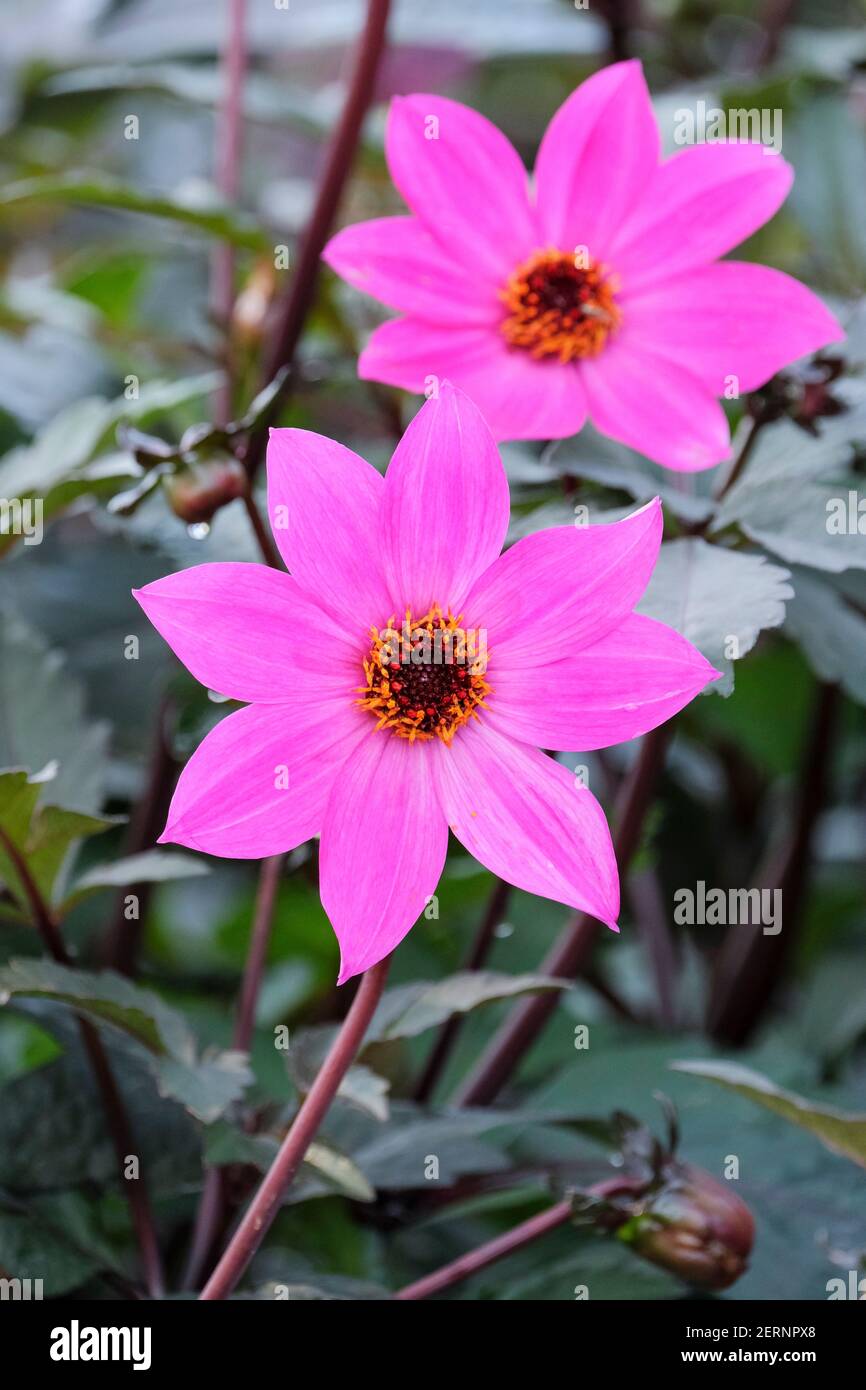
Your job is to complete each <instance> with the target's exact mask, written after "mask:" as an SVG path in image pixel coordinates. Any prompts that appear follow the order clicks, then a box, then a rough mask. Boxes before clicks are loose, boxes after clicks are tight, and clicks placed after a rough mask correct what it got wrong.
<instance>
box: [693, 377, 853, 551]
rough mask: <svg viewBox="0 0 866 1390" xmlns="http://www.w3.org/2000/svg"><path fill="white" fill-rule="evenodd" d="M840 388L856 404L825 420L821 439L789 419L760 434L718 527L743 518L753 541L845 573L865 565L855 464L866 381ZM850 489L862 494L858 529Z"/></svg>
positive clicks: (740, 522) (716, 523) (836, 388)
mask: <svg viewBox="0 0 866 1390" xmlns="http://www.w3.org/2000/svg"><path fill="white" fill-rule="evenodd" d="M833 391H834V395H836V396H838V397H840V398H841V399H845V400H846V401H847V403H848V406H849V409H848V411H847V412H846V413H844V414H842V415H837V416H834V417H832V418H830V419H824V420H821V421H820V422H819V426H820V430H821V434H820V437H819V438H818V439H813V438H812V436H811V435H809V434H806V433H804V431H803V430H801V429H799V428H798V427H797V426H796V425H794V424H793V423H792V422H791V421H789V420H782V421H780V422H779V423H778V424H777V425H774V426H773V427H772V428H771V429H768V430H767V431H766V432H764V433H763V434H761V435H760V437H759V439H758V442H757V445H756V447H755V452H754V454H753V456H752V458H751V460H750V462H749V466H748V468H747V469H746V470H745V472H744V473H743V475H742V477H741V478H740V480H739V482H737V483H735V484H734V486H733V487H732V488H731V491H730V492H729V493H728V495H727V497H726V498H725V499H724V502H723V503H722V505H721V507H720V509H719V512H718V515H717V517H716V519H715V521H714V523H713V529H714V530H721V529H723V528H724V527H726V526H730V525H732V524H734V523H736V524H737V525H738V526H739V527H740V529H741V530H742V531H743V532H744V533H745V534H746V535H747V536H748V537H749V538H750V540H753V541H755V542H757V543H758V544H759V545H762V546H765V547H766V549H767V550H771V551H772V552H773V554H774V555H778V556H779V557H780V558H781V559H782V560H785V561H787V562H788V563H789V564H798V565H811V566H813V567H815V568H817V569H823V570H829V571H830V572H831V573H835V574H839V573H841V572H842V571H843V570H846V569H849V568H855V569H866V545H864V544H863V536H862V535H861V534H860V532H859V530H858V527H857V525H856V518H857V511H856V507H857V499H858V498H859V497H860V496H861V495H862V494H861V493H859V492H858V486H859V485H860V484H862V475H858V474H857V473H855V472H854V471H853V470H852V468H851V464H852V462H853V459H854V450H855V445H862V444H863V443H866V390H864V386H863V384H862V382H860V381H857V382H851V381H845V382H841V383H839V384H838V386H834V387H833ZM849 493H853V494H854V499H855V500H854V520H855V524H854V525H853V526H852V525H851V524H850V519H851V518H850V517H849ZM840 515H841V518H842V519H841V521H840V519H839V518H840Z"/></svg>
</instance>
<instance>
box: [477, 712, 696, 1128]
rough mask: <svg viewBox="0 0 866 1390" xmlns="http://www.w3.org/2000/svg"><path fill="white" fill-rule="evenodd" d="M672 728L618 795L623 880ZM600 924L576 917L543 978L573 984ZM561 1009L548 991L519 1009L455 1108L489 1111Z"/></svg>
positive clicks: (644, 752) (647, 746)
mask: <svg viewBox="0 0 866 1390" xmlns="http://www.w3.org/2000/svg"><path fill="white" fill-rule="evenodd" d="M672 733H673V727H672V724H671V722H670V721H669V722H668V723H667V724H663V725H661V726H660V727H659V728H658V729H653V730H652V732H651V733H649V734H647V735H646V736H645V737H644V741H643V745H642V747H641V751H640V754H639V756H638V760H637V762H636V763H635V765H634V767H633V768H632V771H631V773H630V774H629V777H628V779H627V781H626V783H625V786H624V787H623V790H622V792H621V793H620V798H619V815H618V816H617V818H616V819H617V825H618V829H617V833H616V836H615V838H614V848H615V850H616V857H617V862H618V864H619V871H620V875H621V876H624V875H625V874H626V872H627V870H628V866H629V864H630V862H631V860H632V858H633V856H634V854H635V851H636V850H637V847H638V844H639V843H640V835H641V830H642V828H643V823H644V818H645V816H646V813H647V811H648V810H649V807H650V805H651V803H652V797H653V791H654V789H655V785H656V780H657V778H658V775H659V773H660V772H661V769H662V767H663V766H664V760H665V754H666V752H667V748H668V744H669V742H670V740H671V736H672ZM597 930H598V922H597V921H596V920H595V918H594V917H590V916H589V914H587V913H583V914H579V915H577V916H576V917H574V918H573V919H572V920H571V922H570V923H569V924H568V926H566V928H565V930H564V931H563V932H562V933H561V935H560V936H559V937H558V938H557V940H556V941H555V942H554V944H553V947H552V949H551V950H550V952H549V953H548V955H547V956H546V957H545V959H544V961H543V962H542V963H541V965H540V966H539V967H538V973H539V974H541V975H553V976H556V977H557V978H559V979H573V978H574V976H575V975H578V974H579V973H580V971H581V970H582V969H583V967H584V965H585V963H586V962H587V960H588V959H589V955H590V952H591V950H592V946H593V942H594V940H595V935H596V932H597ZM556 1004H557V994H556V993H555V992H554V991H550V992H548V993H544V994H537V995H533V996H532V997H531V998H528V999H525V1000H522V1001H521V1002H520V1003H519V1004H517V1005H515V1007H514V1008H513V1009H512V1011H511V1013H510V1014H509V1015H508V1017H507V1018H506V1020H505V1022H504V1023H503V1025H502V1027H501V1028H500V1029H499V1032H498V1033H497V1034H496V1035H495V1036H494V1038H493V1040H492V1042H491V1043H490V1045H489V1047H488V1048H487V1051H486V1052H485V1053H484V1054H483V1056H482V1057H481V1059H480V1061H479V1062H478V1064H477V1066H476V1067H475V1070H474V1071H473V1072H472V1073H471V1075H470V1076H469V1078H468V1079H467V1080H466V1082H465V1083H464V1084H463V1086H462V1087H461V1089H460V1091H459V1092H458V1094H457V1096H456V1097H455V1104H457V1105H489V1104H490V1102H491V1101H492V1100H494V1099H495V1098H496V1096H497V1095H498V1094H499V1091H500V1090H501V1089H502V1087H503V1086H504V1085H505V1083H506V1081H508V1079H509V1077H511V1075H512V1074H513V1072H514V1070H515V1068H516V1067H517V1065H518V1063H519V1062H520V1060H521V1058H522V1057H523V1055H524V1053H525V1052H526V1051H527V1049H528V1048H529V1047H531V1046H532V1044H533V1043H534V1042H535V1039H536V1038H537V1037H538V1035H539V1033H540V1032H541V1030H542V1028H543V1027H544V1025H545V1023H546V1022H547V1020H548V1018H549V1017H550V1015H551V1014H552V1013H553V1011H554V1009H555V1008H556Z"/></svg>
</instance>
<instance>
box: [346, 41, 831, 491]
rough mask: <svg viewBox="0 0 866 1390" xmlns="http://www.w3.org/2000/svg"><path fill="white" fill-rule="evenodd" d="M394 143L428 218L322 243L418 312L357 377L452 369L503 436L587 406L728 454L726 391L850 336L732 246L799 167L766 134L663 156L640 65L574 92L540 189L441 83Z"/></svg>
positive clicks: (683, 457)
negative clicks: (770, 147) (737, 257)
mask: <svg viewBox="0 0 866 1390" xmlns="http://www.w3.org/2000/svg"><path fill="white" fill-rule="evenodd" d="M385 148H386V154H387V159H388V165H389V168H390V171H391V176H392V178H393V180H394V183H395V184H396V185H397V188H398V189H399V191H400V193H401V194H402V195H403V197H404V199H405V200H406V202H407V203H408V205H409V207H410V209H411V211H412V214H413V215H412V216H410V217H386V218H380V219H377V220H375V221H371V222H362V223H360V224H358V225H357V226H353V227H347V228H346V229H345V230H344V231H342V232H340V233H339V234H338V235H337V236H336V237H334V238H333V240H332V241H331V242H330V244H329V245H328V247H327V248H326V250H325V253H324V255H325V260H326V261H327V262H328V264H329V265H331V266H332V267H333V269H334V270H335V271H336V272H337V273H338V274H339V275H341V276H343V278H344V279H346V280H348V281H349V282H350V283H351V284H352V285H355V286H356V287H358V288H359V289H362V290H365V291H366V292H367V293H368V294H371V295H374V296H375V297H376V298H378V299H380V300H382V301H383V303H385V304H388V305H390V306H391V307H392V308H394V309H399V310H400V311H401V312H402V313H403V314H404V315H405V317H403V318H399V319H396V320H394V321H392V322H390V323H386V324H384V325H383V326H382V327H380V328H378V329H377V330H376V331H375V332H374V334H373V336H372V338H371V340H370V342H369V345H368V346H367V348H366V350H365V351H364V352H363V354H362V355H361V358H360V361H359V365H358V371H359V374H360V375H361V376H362V377H364V378H369V379H372V380H374V381H382V382H388V383H389V384H391V385H393V386H401V387H404V388H405V389H406V390H408V391H423V390H425V384H426V382H427V381H428V379H429V378H431V377H437V378H442V377H449V378H450V379H451V380H452V381H454V382H455V383H456V384H457V385H458V386H460V387H462V388H463V389H464V390H465V391H467V392H468V393H469V394H470V395H471V396H472V398H473V400H475V401H476V402H477V404H478V405H479V407H480V408H481V410H482V411H483V413H484V415H485V417H486V419H487V421H488V423H489V424H490V426H491V428H492V430H493V433H494V435H495V436H496V437H497V438H498V439H561V438H565V437H566V436H568V435H572V434H575V433H576V432H577V431H578V430H579V429H581V427H582V426H583V424H584V423H585V421H586V420H587V419H590V420H591V421H592V423H593V424H594V425H595V426H596V427H597V428H598V429H599V430H601V432H602V433H603V434H607V435H610V436H611V437H612V438H613V439H618V440H620V441H622V442H623V443H624V444H628V445H630V446H631V447H632V448H634V449H638V450H639V451H640V452H641V453H643V454H646V455H648V456H649V457H650V458H652V459H655V460H656V461H657V462H659V463H662V464H664V465H666V466H667V467H668V468H675V469H678V470H680V471H687V472H690V471H696V470H699V469H703V468H709V467H711V466H712V465H713V464H716V463H718V462H720V461H721V460H722V459H724V458H726V457H727V456H728V454H729V446H730V437H729V430H728V424H727V420H726V417H725V414H724V411H723V410H722V408H721V406H720V405H719V402H718V399H717V398H718V397H721V396H724V395H726V394H727V395H729V396H730V395H733V394H735V393H744V392H747V391H752V390H754V389H755V388H756V387H758V386H761V385H762V384H763V383H764V382H765V381H767V380H768V379H769V378H770V377H771V376H772V375H773V373H774V372H777V371H778V370H779V368H780V367H783V366H784V365H785V364H786V363H789V362H792V361H794V360H795V359H796V358H798V357H801V356H803V355H804V354H806V353H809V352H812V351H814V350H815V349H817V348H820V347H822V346H824V345H825V344H826V343H830V342H834V341H837V340H838V339H839V338H841V337H842V336H843V334H842V331H841V329H840V327H839V324H838V323H837V321H836V320H835V318H834V317H833V316H832V314H830V313H829V312H828V311H827V309H825V308H824V306H823V305H822V304H821V302H820V301H819V300H818V299H817V298H816V297H815V295H813V294H812V293H811V292H810V291H809V290H807V289H806V288H805V287H804V286H803V285H801V284H799V283H798V282H797V281H796V280H792V279H791V278H790V277H789V276H787V275H783V274H782V273H781V272H780V271H777V270H770V269H767V268H766V267H765V266H759V265H750V264H746V263H744V262H738V261H719V260H718V257H719V256H722V255H724V254H725V252H727V251H729V250H730V249H731V248H732V247H734V246H736V245H737V244H738V243H739V242H741V241H742V240H743V239H744V238H745V237H748V236H750V235H751V233H752V232H754V231H755V230H756V229H757V228H758V227H760V226H761V225H762V224H763V223H764V222H766V221H767V219H768V218H770V217H772V215H773V214H774V213H775V212H776V210H777V208H778V207H779V205H780V204H781V203H782V202H783V200H784V199H785V197H786V195H787V193H788V190H789V188H790V186H791V181H792V178H793V173H792V170H791V168H790V166H789V165H788V164H786V163H785V161H784V160H783V159H781V158H780V157H778V156H777V155H774V154H772V153H770V152H766V151H765V150H764V147H763V146H762V145H760V144H752V143H748V142H743V143H727V144H707V145H696V146H693V147H692V148H690V149H686V150H683V151H681V152H680V153H678V154H676V155H674V156H673V158H671V159H667V160H664V161H662V160H661V158H660V146H659V134H658V128H657V126H656V121H655V117H654V115H653V111H652V105H651V103H650V98H649V93H648V91H647V88H646V83H645V82H644V78H643V72H642V69H641V65H640V63H638V62H626V63H617V64H615V65H613V66H612V67H607V68H604V69H603V70H602V71H601V72H598V73H596V74H595V75H594V76H593V77H590V78H589V79H588V81H586V82H584V83H583V84H582V86H580V87H579V88H578V89H577V90H576V91H575V92H574V93H573V94H572V95H571V96H570V97H569V98H568V100H567V101H566V102H565V103H564V105H563V106H561V107H560V109H559V110H558V111H557V113H556V115H555V116H554V117H553V120H552V121H551V122H550V125H549V126H548V128H547V131H546V133H545V136H544V139H543V140H542V142H541V147H540V149H539V152H538V159H537V161H536V165H535V179H534V189H533V190H530V188H529V186H528V182H527V176H526V171H525V169H524V167H523V164H522V162H521V160H520V158H519V156H518V154H517V153H516V151H515V150H514V149H513V147H512V146H511V144H510V143H509V142H508V140H507V139H506V138H505V136H504V135H503V134H502V133H501V131H499V130H497V128H496V127H495V126H494V125H491V123H490V122H489V121H487V120H485V118H484V117H483V116H480V115H479V114H478V113H477V112H476V111H473V110H471V109H470V108H469V107H466V106H462V105H460V104H459V103H458V102H454V101H448V100H446V99H445V98H444V97H437V96H423V95H421V96H419V95H415V96H409V97H405V98H399V97H398V98H395V100H394V102H393V103H392V106H391V111H390V116H389V120H388V130H387V136H386V146H385Z"/></svg>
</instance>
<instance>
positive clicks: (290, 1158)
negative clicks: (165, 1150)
mask: <svg viewBox="0 0 866 1390" xmlns="http://www.w3.org/2000/svg"><path fill="white" fill-rule="evenodd" d="M389 964H390V957H386V959H385V960H382V961H379V963H378V965H374V966H372V967H371V969H369V970H367V971H366V972H365V974H364V975H363V976H362V977H361V984H360V986H359V989H358V992H357V994H356V995H355V998H354V1000H353V1001H352V1006H351V1008H350V1009H349V1012H348V1013H347V1015H346V1017H345V1019H344V1021H343V1023H342V1024H341V1026H340V1031H339V1032H338V1034H337V1036H336V1038H335V1039H334V1042H333V1043H332V1045H331V1048H330V1051H329V1052H328V1055H327V1057H326V1058H325V1060H324V1062H323V1063H322V1066H321V1068H320V1070H319V1073H318V1075H317V1077H316V1079H315V1081H314V1082H313V1084H312V1086H311V1087H310V1090H309V1091H308V1093H307V1095H306V1098H305V1099H304V1101H303V1103H302V1105H301V1108H300V1109H299V1111H298V1113H297V1115H296V1116H295V1118H294V1121H293V1123H292V1126H291V1128H290V1129H289V1132H288V1134H287V1135H286V1137H285V1139H284V1140H283V1142H282V1145H281V1146H280V1151H279V1153H278V1154H277V1156H276V1158H275V1159H274V1161H273V1163H272V1164H271V1167H270V1169H269V1170H268V1172H267V1174H266V1175H265V1177H264V1179H263V1181H262V1184H261V1186H260V1187H259V1190H258V1192H257V1193H256V1194H255V1196H254V1197H253V1199H252V1201H251V1202H250V1205H249V1206H248V1207H247V1210H246V1212H245V1214H244V1216H243V1218H242V1219H241V1222H240V1224H239V1226H238V1227H237V1230H236V1231H235V1233H234V1235H233V1236H232V1238H231V1240H230V1241H229V1243H228V1246H227V1248H226V1251H225V1253H224V1254H223V1256H222V1258H221V1260H220V1261H219V1263H218V1264H217V1267H216V1269H215V1270H214V1272H213V1274H212V1275H211V1277H210V1279H209V1280H208V1282H207V1284H206V1285H205V1287H204V1289H203V1290H202V1292H201V1295H200V1298H201V1299H202V1300H204V1301H206V1302H207V1301H213V1300H215V1299H222V1298H227V1297H228V1295H229V1294H230V1293H231V1292H232V1289H234V1287H235V1285H236V1284H237V1282H238V1280H239V1279H240V1278H241V1277H242V1275H243V1273H244V1271H245V1270H246V1268H247V1265H248V1264H249V1262H250V1260H251V1259H252V1258H253V1255H254V1254H255V1253H256V1251H257V1250H258V1248H259V1246H260V1245H261V1243H262V1241H263V1240H264V1238H265V1236H266V1235H267V1233H268V1231H269V1230H270V1228H271V1224H272V1222H273V1221H274V1218H275V1217H276V1215H277V1212H278V1211H279V1209H280V1203H281V1202H282V1200H283V1197H284V1195H285V1193H286V1191H287V1189H288V1187H289V1186H290V1184H291V1182H292V1180H293V1178H294V1176H295V1174H296V1173H297V1171H298V1168H299V1167H300V1165H301V1163H302V1162H303V1159H304V1155H305V1154H306V1152H307V1150H308V1148H309V1147H310V1145H311V1144H312V1142H313V1140H314V1139H315V1137H316V1134H317V1133H318V1130H319V1126H320V1125H321V1123H322V1121H323V1120H324V1118H325V1116H326V1115H327V1113H328V1110H329V1109H330V1107H331V1103H332V1101H333V1099H334V1097H335V1095H336V1094H337V1091H338V1090H339V1087H340V1082H341V1081H342V1080H343V1077H344V1076H345V1075H346V1072H347V1071H348V1070H349V1067H350V1066H351V1065H352V1062H353V1061H354V1060H355V1057H356V1056H357V1054H358V1050H359V1048H360V1046H361V1043H362V1042H363V1041H364V1035H365V1034H366V1032H367V1028H368V1026H369V1024H370V1020H371V1019H372V1017H373V1014H374V1013H375V1012H376V1006H377V1004H378V1003H379V1000H380V999H381V997H382V990H383V989H384V987H385V979H386V977H387V974H388V966H389Z"/></svg>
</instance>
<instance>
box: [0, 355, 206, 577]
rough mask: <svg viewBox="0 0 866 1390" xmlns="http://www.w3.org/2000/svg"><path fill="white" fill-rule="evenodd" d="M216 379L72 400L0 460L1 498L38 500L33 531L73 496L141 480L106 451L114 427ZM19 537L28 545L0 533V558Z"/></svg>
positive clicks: (170, 405)
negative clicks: (133, 396)
mask: <svg viewBox="0 0 866 1390" xmlns="http://www.w3.org/2000/svg"><path fill="white" fill-rule="evenodd" d="M221 379H222V377H221V374H220V373H219V372H206V373H202V374H200V375H198V376H193V377H186V378H183V379H181V380H180V381H162V380H158V379H157V380H154V381H150V382H143V383H142V384H141V386H140V387H139V392H138V397H137V398H136V399H134V400H128V399H127V398H126V396H125V395H124V396H118V397H116V398H115V399H114V400H106V399H103V398H102V397H99V396H93V397H88V398H86V399H84V400H79V401H76V402H75V403H74V404H73V405H70V406H67V407H66V408H65V409H64V410H61V411H59V412H58V413H57V414H56V415H55V416H54V417H53V419H52V420H50V421H49V423H48V424H47V425H45V426H44V427H43V428H42V429H41V430H40V431H39V432H38V434H37V435H36V437H35V439H34V440H32V442H31V443H29V444H25V445H21V446H19V447H18V448H15V449H11V450H10V451H9V453H8V454H7V455H6V456H5V458H3V459H2V460H0V497H3V498H5V499H6V500H7V501H10V500H12V499H15V500H18V501H23V500H24V499H28V498H38V500H39V502H40V503H41V507H42V511H41V518H40V517H35V516H34V515H33V514H32V512H31V513H28V515H27V517H26V520H27V523H28V533H32V532H33V531H34V523H35V522H36V521H37V520H38V521H40V522H41V524H42V525H44V523H45V521H47V520H50V518H51V517H52V516H55V515H56V514H57V513H58V512H60V511H62V509H63V508H64V507H66V506H69V505H70V503H72V502H73V501H75V499H76V498H78V497H81V496H86V495H89V494H96V495H100V494H104V493H106V492H107V493H109V494H111V493H113V492H115V491H116V490H117V489H118V488H119V487H121V486H124V485H126V484H128V482H129V480H130V479H140V478H141V476H142V469H141V468H140V466H139V465H138V464H137V463H136V462H135V460H134V459H133V458H132V457H131V455H129V454H127V453H123V452H118V451H117V450H116V449H113V448H112V447H111V446H112V445H113V443H114V437H115V432H116V430H117V427H118V425H119V424H121V422H123V421H132V420H135V421H139V420H146V419H148V418H150V417H152V416H159V415H162V414H164V413H167V412H170V411H172V410H174V409H176V408H177V407H178V406H181V405H185V404H186V403H187V402H189V401H194V400H198V399H199V398H201V397H203V396H207V395H209V394H210V393H211V392H212V391H213V390H214V389H215V388H216V386H218V385H219V383H220V381H221ZM106 449H109V450H110V452H109V453H108V454H107V456H104V457H102V458H99V459H96V458H95V456H96V455H97V454H100V453H102V452H103V451H104V450H106ZM20 539H24V541H25V544H26V543H27V542H26V537H23V536H19V535H17V534H15V533H14V532H13V531H12V529H11V528H10V529H9V530H7V531H5V532H3V533H0V555H2V554H3V552H4V551H6V550H9V549H10V548H11V547H12V546H13V545H14V544H15V543H16V542H17V541H18V540H20Z"/></svg>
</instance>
